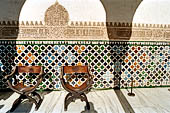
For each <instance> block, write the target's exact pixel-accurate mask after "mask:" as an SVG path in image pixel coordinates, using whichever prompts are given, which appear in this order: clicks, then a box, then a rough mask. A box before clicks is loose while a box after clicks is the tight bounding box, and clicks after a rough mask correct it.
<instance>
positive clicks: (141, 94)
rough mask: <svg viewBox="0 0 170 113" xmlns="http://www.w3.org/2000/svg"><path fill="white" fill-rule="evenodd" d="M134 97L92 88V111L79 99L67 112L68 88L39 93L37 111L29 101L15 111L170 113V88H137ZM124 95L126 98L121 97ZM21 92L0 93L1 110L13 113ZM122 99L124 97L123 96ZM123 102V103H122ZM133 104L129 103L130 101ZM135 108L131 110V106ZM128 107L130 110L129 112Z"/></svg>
mask: <svg viewBox="0 0 170 113" xmlns="http://www.w3.org/2000/svg"><path fill="white" fill-rule="evenodd" d="M133 91H134V93H135V96H134V97H130V96H128V95H127V93H128V90H127V89H121V90H120V92H121V93H120V94H121V95H120V96H119V93H116V91H114V90H112V89H111V90H93V91H91V92H89V93H88V94H87V98H88V100H89V102H90V107H91V109H90V110H87V109H86V107H85V102H81V101H80V100H76V101H75V102H73V103H71V104H70V105H69V106H68V110H67V111H64V108H63V107H64V106H63V104H64V98H65V96H66V94H67V92H66V91H51V92H50V91H44V92H39V93H40V94H41V96H42V97H43V102H42V104H41V106H40V108H39V109H38V110H37V111H35V105H34V104H32V103H30V102H29V101H27V100H26V101H24V102H22V103H21V104H20V105H19V106H18V107H17V109H16V110H15V111H14V112H13V113H133V112H131V111H134V113H170V109H169V108H170V91H168V88H136V89H134V90H133ZM122 96H124V97H125V99H126V101H124V100H123V101H122V100H121V99H120V97H122ZM18 97H19V95H18V94H17V93H13V92H0V113H10V112H9V110H10V108H11V107H12V104H13V102H14V100H15V99H16V98H18ZM122 99H123V98H122ZM120 101H122V102H120ZM127 103H128V104H129V105H130V107H127V108H126V107H123V106H127V105H128V104H127ZM131 108H132V109H133V110H131V111H130V110H129V109H131ZM128 110H129V112H128Z"/></svg>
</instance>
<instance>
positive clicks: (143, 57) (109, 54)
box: [0, 41, 170, 90]
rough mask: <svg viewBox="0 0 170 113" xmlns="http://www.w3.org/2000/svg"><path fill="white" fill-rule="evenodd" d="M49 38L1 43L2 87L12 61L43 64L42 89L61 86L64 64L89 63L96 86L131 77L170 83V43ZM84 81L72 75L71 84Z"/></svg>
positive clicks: (149, 83) (142, 82) (123, 83)
mask: <svg viewBox="0 0 170 113" xmlns="http://www.w3.org/2000/svg"><path fill="white" fill-rule="evenodd" d="M46 42H47V41H44V42H43V41H41V42H39V43H37V42H36V43H34V42H32V43H26V41H25V42H24V43H21V44H20V43H19V42H18V43H17V44H1V45H0V59H1V61H0V67H1V68H0V69H1V72H0V88H1V89H3V88H6V85H5V83H6V81H5V79H4V77H3V75H5V74H6V73H10V70H11V66H12V65H19V66H22V65H27V66H29V65H30V66H31V65H42V66H44V67H45V73H47V74H46V75H45V77H44V79H43V82H42V83H41V84H40V86H39V89H50V90H57V89H62V86H61V83H60V80H59V76H60V74H61V66H65V65H89V66H90V72H91V73H92V74H93V75H94V80H93V88H95V89H103V88H113V87H116V86H117V87H120V88H124V87H129V86H130V84H131V81H132V79H133V80H134V86H135V87H156V86H167V85H170V74H169V73H170V46H169V44H164V42H162V43H161V44H157V43H153V42H152V43H149V42H146V43H147V44H141V42H135V44H134V43H133V42H131V43H130V44H129V43H125V42H112V43H110V42H106V43H105V42H102V44H101V43H98V42H99V41H95V42H88V43H87V42H86V43H85V41H81V43H75V42H76V41H75V42H74V43H67V42H68V41H67V42H64V43H63V42H62V43H61V42H60V41H58V42H57V41H56V43H46ZM51 42H52V41H51ZM3 71H4V72H3ZM18 77H19V79H20V80H25V79H24V77H22V75H19V76H18ZM81 82H84V79H81V80H80V81H77V80H76V79H73V80H72V81H71V84H72V85H73V86H74V85H75V84H77V83H78V84H81ZM33 84H34V82H33Z"/></svg>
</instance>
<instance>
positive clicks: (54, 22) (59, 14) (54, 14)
mask: <svg viewBox="0 0 170 113" xmlns="http://www.w3.org/2000/svg"><path fill="white" fill-rule="evenodd" d="M44 20H45V25H46V26H47V27H48V29H49V34H48V38H52V39H60V38H63V37H64V36H63V32H64V28H66V26H67V25H68V22H69V14H68V11H67V10H66V9H65V8H64V7H63V6H62V5H60V4H59V3H58V2H57V1H56V3H55V4H54V5H52V6H50V7H49V8H48V9H47V10H46V12H45V18H44Z"/></svg>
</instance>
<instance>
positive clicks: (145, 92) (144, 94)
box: [121, 88, 170, 113]
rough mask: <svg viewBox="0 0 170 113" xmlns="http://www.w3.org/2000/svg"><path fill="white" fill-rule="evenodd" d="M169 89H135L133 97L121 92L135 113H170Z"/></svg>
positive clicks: (125, 91)
mask: <svg viewBox="0 0 170 113" xmlns="http://www.w3.org/2000/svg"><path fill="white" fill-rule="evenodd" d="M168 89H170V88H135V89H134V90H133V93H135V96H134V97H131V96H128V95H127V93H128V91H127V90H126V89H123V90H121V91H122V93H123V94H124V95H125V97H126V99H127V100H128V102H129V103H130V105H131V106H132V108H133V110H134V111H135V113H170V91H168Z"/></svg>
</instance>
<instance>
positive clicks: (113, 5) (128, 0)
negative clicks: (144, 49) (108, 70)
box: [100, 0, 142, 89]
mask: <svg viewBox="0 0 170 113" xmlns="http://www.w3.org/2000/svg"><path fill="white" fill-rule="evenodd" d="M100 1H101V3H102V4H103V7H104V9H105V11H106V27H107V34H108V38H109V47H108V48H107V49H108V50H110V58H111V62H110V64H109V65H110V66H112V67H113V75H114V78H113V81H114V88H115V89H120V87H123V85H122V86H121V84H124V81H123V80H121V74H122V71H123V70H122V67H123V66H124V65H125V62H124V59H125V57H126V56H127V55H128V50H129V46H128V43H127V42H128V41H129V40H130V38H131V34H132V21H133V17H134V14H135V12H136V9H137V8H138V6H139V5H140V3H141V2H142V0H100Z"/></svg>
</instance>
